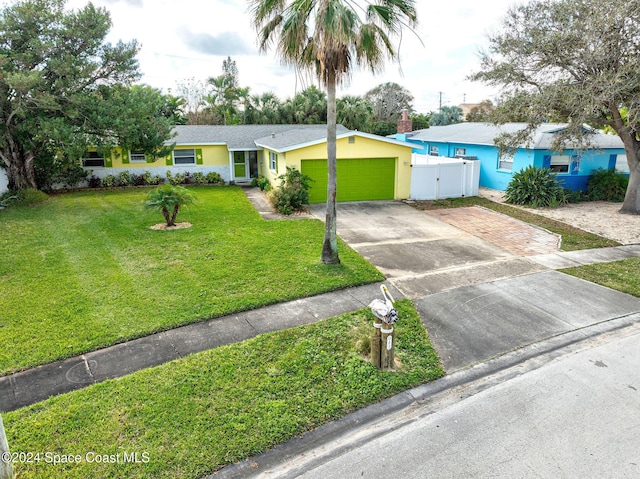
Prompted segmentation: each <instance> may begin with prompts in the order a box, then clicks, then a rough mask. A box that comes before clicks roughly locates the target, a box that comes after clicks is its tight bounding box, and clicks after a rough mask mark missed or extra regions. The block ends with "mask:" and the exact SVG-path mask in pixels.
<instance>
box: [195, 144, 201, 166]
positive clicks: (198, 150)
mask: <svg viewBox="0 0 640 479" xmlns="http://www.w3.org/2000/svg"><path fill="white" fill-rule="evenodd" d="M201 164H202V148H196V165H201Z"/></svg>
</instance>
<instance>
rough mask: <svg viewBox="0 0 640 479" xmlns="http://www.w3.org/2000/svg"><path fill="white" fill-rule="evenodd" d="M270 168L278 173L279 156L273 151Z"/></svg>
mask: <svg viewBox="0 0 640 479" xmlns="http://www.w3.org/2000/svg"><path fill="white" fill-rule="evenodd" d="M269 168H270V169H271V170H273V171H278V155H276V154H275V153H274V152H273V151H270V152H269Z"/></svg>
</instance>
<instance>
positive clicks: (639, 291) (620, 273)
mask: <svg viewBox="0 0 640 479" xmlns="http://www.w3.org/2000/svg"><path fill="white" fill-rule="evenodd" d="M560 271H561V272H563V273H567V274H570V275H571V276H575V277H577V278H582V279H584V280H586V281H591V282H592V283H596V284H599V285H601V286H606V287H607V288H611V289H615V290H617V291H622V292H623V293H627V294H631V295H633V296H638V297H640V258H628V259H623V260H620V261H612V262H610V263H597V264H588V265H584V266H576V267H573V268H566V269H562V270H560Z"/></svg>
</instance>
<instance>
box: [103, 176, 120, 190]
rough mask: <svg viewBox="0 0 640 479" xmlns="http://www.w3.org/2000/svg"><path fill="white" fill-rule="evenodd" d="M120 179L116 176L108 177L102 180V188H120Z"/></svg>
mask: <svg viewBox="0 0 640 479" xmlns="http://www.w3.org/2000/svg"><path fill="white" fill-rule="evenodd" d="M118 184H119V183H118V178H116V177H115V176H114V175H107V176H105V177H104V178H102V186H103V188H113V187H114V186H118Z"/></svg>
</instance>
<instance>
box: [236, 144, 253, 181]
mask: <svg viewBox="0 0 640 479" xmlns="http://www.w3.org/2000/svg"><path fill="white" fill-rule="evenodd" d="M248 170H249V168H248V165H247V160H246V159H245V157H244V151H234V152H233V177H234V178H235V180H236V181H238V180H248V179H249V177H248V175H247V172H248Z"/></svg>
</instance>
